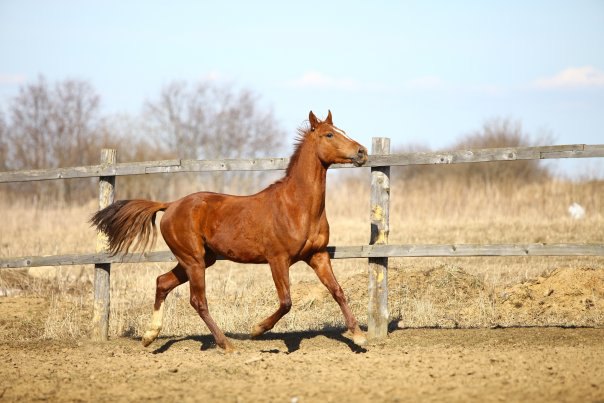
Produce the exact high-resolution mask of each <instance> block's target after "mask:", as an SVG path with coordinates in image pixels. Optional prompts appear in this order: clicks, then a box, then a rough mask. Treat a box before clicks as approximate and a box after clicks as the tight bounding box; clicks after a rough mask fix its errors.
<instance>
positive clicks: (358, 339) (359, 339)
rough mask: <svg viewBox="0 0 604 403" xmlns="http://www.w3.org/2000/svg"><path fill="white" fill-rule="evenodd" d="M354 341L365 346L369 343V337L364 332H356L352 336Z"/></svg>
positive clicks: (360, 345)
mask: <svg viewBox="0 0 604 403" xmlns="http://www.w3.org/2000/svg"><path fill="white" fill-rule="evenodd" d="M352 341H353V342H354V344H356V345H357V346H359V347H364V346H366V345H367V337H365V335H364V334H355V335H354V336H352Z"/></svg>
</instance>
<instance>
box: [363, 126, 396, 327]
mask: <svg viewBox="0 0 604 403" xmlns="http://www.w3.org/2000/svg"><path fill="white" fill-rule="evenodd" d="M371 154H372V155H376V154H377V155H379V154H382V155H384V154H390V139H389V138H386V137H374V138H373V139H372V144H371ZM389 217H390V167H389V166H385V167H374V168H371V239H370V241H369V244H370V245H385V244H387V243H388V233H389V231H390V227H389ZM367 328H368V329H367V330H368V336H369V338H370V339H380V338H384V337H386V336H387V335H388V258H387V257H374V258H369V312H368V319H367Z"/></svg>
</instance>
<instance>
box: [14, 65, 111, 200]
mask: <svg viewBox="0 0 604 403" xmlns="http://www.w3.org/2000/svg"><path fill="white" fill-rule="evenodd" d="M99 116H100V115H99V96H98V95H97V94H96V93H95V91H94V89H93V88H92V86H91V85H90V84H89V83H87V82H85V81H77V80H65V81H61V82H58V83H56V85H55V86H54V87H51V86H50V85H49V84H48V83H47V81H46V79H45V78H44V77H43V76H40V77H39V78H38V80H37V82H35V83H32V84H26V85H24V86H23V87H21V88H20V91H19V95H17V96H16V97H15V98H14V99H12V101H11V102H10V104H9V121H8V124H7V125H6V129H5V132H6V133H5V135H3V138H4V140H5V141H4V143H5V144H6V151H5V152H6V153H7V159H6V165H7V167H8V168H9V169H42V168H54V167H65V166H75V165H84V164H92V163H96V162H97V161H98V155H99V149H100V145H101V143H102V142H103V140H104V139H103V138H102V137H101V136H99V135H98V134H99V132H98V125H99V120H100V117H99ZM55 185H56V184H55ZM50 187H52V186H51V185H49V188H50ZM54 187H55V188H56V189H57V190H58V191H59V192H60V193H61V194H62V198H64V199H70V198H71V196H72V194H73V192H74V191H75V190H78V191H83V190H87V191H88V192H89V191H90V190H91V183H90V181H81V180H80V181H74V180H71V181H61V182H60V184H58V186H54Z"/></svg>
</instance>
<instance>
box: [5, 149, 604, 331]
mask: <svg viewBox="0 0 604 403" xmlns="http://www.w3.org/2000/svg"><path fill="white" fill-rule="evenodd" d="M388 143H389V141H388V140H387V139H384V138H378V139H374V150H373V152H372V154H377V155H371V156H370V157H369V160H368V162H367V164H366V165H365V166H367V167H371V170H372V181H371V187H372V189H371V193H372V200H371V232H372V236H371V242H370V243H371V245H360V246H329V247H328V252H329V254H330V255H331V257H332V258H333V259H350V258H368V261H369V270H368V272H369V274H368V287H369V304H368V305H369V306H368V316H369V319H368V328H369V334H370V336H371V335H373V336H374V337H383V336H385V335H386V331H387V324H388V320H387V319H388V308H387V295H388V289H387V273H388V260H387V258H389V257H445V256H464V257H465V256H604V244H543V243H536V244H497V245H468V244H462V245H388V228H389V227H388V213H387V211H388V205H389V204H388V203H389V194H390V179H389V169H388V167H390V166H406V165H432V164H459V163H474V162H491V161H518V160H541V159H552V158H593V157H604V145H585V144H575V145H559V146H545V147H507V148H490V149H477V150H461V151H452V152H412V153H402V154H388V147H386V146H385V144H388ZM380 144H381V146H380ZM108 151H114V150H103V153H102V155H105V154H107V152H108ZM113 161H114V160H109V159H106V158H105V159H103V158H102V161H101V163H100V164H99V165H91V166H83V167H74V168H56V169H40V170H24V171H12V172H0V183H11V182H31V181H42V180H54V179H71V178H90V177H98V178H99V179H100V187H99V195H100V206H101V207H103V206H104V202H103V200H105V199H107V200H109V199H110V197H109V198H107V197H105V196H103V195H104V194H105V193H107V192H108V188H107V184H112V181H113V179H114V178H115V177H116V176H123V175H144V174H155V173H176V172H202V171H203V172H207V171H264V170H282V169H285V168H286V167H287V164H288V163H289V159H288V158H259V159H240V160H217V161H206V160H165V161H145V162H133V163H114V162H113ZM350 167H353V165H351V164H339V165H335V166H334V168H350ZM112 189H113V188H112V187H111V189H109V191H112ZM109 202H110V200H109V201H108V203H109ZM98 242H99V246H98V247H97V253H93V254H71V255H60V256H56V255H55V256H25V257H7V258H0V268H18V267H35V266H63V265H88V264H90V265H92V264H94V266H95V301H94V312H93V326H94V330H93V334H94V336H93V337H95V338H97V339H100V340H106V339H107V331H108V330H107V329H108V320H109V293H108V292H109V273H110V265H111V264H112V263H143V262H168V261H173V260H174V256H173V255H172V254H171V253H170V252H169V251H156V252H147V253H144V254H140V253H135V254H128V255H126V256H110V255H109V254H108V253H106V252H102V251H103V250H106V249H105V248H104V247H103V244H104V242H105V240H104V239H103V238H102V237H99V239H98ZM97 291H98V292H97Z"/></svg>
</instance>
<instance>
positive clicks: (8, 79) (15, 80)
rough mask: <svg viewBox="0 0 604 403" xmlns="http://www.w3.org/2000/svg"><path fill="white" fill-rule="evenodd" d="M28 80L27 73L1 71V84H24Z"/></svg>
mask: <svg viewBox="0 0 604 403" xmlns="http://www.w3.org/2000/svg"><path fill="white" fill-rule="evenodd" d="M26 80H27V76H26V75H25V74H2V73H0V84H9V85H14V84H23V83H24V82H25V81H26Z"/></svg>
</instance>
